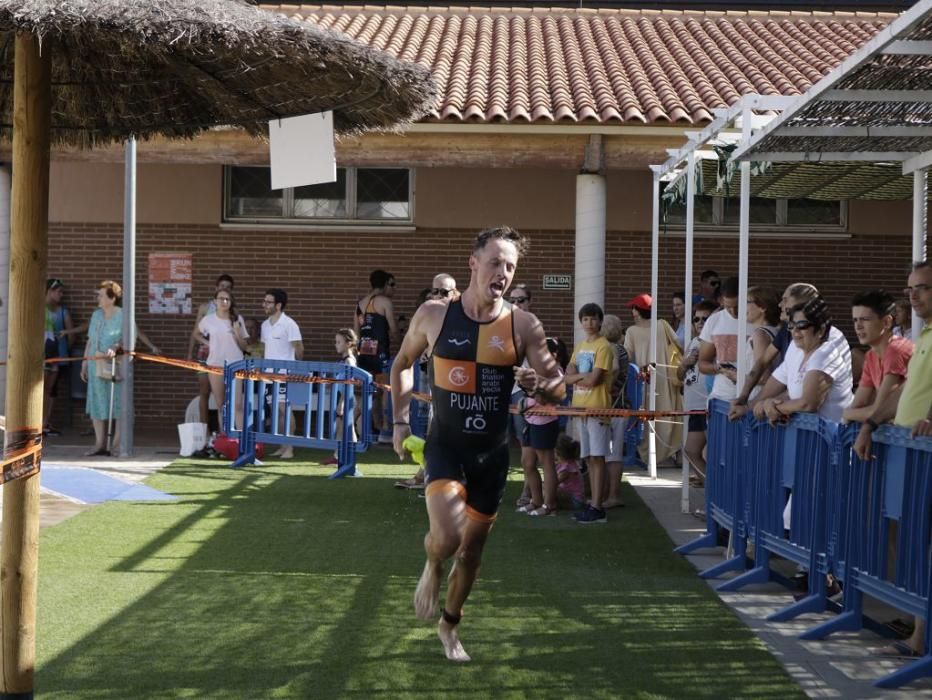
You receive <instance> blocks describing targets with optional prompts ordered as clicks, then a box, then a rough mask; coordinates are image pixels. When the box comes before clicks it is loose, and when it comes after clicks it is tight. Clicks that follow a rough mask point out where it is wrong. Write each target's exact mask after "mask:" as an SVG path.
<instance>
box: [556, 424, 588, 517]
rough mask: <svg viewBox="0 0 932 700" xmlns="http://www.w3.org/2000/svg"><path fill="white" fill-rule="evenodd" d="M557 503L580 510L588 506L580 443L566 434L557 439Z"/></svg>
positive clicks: (561, 506) (562, 506) (560, 505)
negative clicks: (580, 461) (580, 466)
mask: <svg viewBox="0 0 932 700" xmlns="http://www.w3.org/2000/svg"><path fill="white" fill-rule="evenodd" d="M554 452H555V453H556V457H557V503H558V504H559V507H560V508H571V509H573V510H579V509H580V508H582V507H584V506H585V505H586V486H585V483H584V482H583V476H582V472H581V471H580V470H579V443H578V442H577V441H576V440H574V439H573V438H571V437H570V436H569V435H567V434H566V433H562V434H561V435H560V437H558V438H557V446H556V448H554Z"/></svg>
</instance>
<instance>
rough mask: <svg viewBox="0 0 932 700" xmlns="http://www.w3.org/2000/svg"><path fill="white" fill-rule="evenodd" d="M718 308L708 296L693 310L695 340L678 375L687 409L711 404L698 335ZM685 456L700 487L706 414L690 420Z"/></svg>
mask: <svg viewBox="0 0 932 700" xmlns="http://www.w3.org/2000/svg"><path fill="white" fill-rule="evenodd" d="M717 310H718V304H716V303H715V302H714V301H710V300H708V299H706V300H704V301H700V302H699V303H698V304H696V307H695V309H694V310H693V318H692V323H693V332H692V340H690V341H689V347H688V348H687V350H686V354H685V355H684V356H683V359H682V360H681V361H680V366H679V367H678V368H677V370H676V376H677V377H678V378H679V380H680V381H681V382H683V409H684V410H686V411H705V410H706V407H707V406H708V404H709V389H708V387H707V386H706V382H705V377H703V376H702V375H701V374H699V367H698V366H697V365H698V364H699V348H700V346H701V344H702V341H701V340H699V334H700V333H702V327H703V326H704V325H705V322H706V321H707V320H708V319H709V316H711V315H712V314H714V313H715V312H716V311H717ZM686 425H687V434H686V447H685V451H686V459H688V460H689V464H690V466H691V467H692V469H693V472H694V474H693V476H692V477H690V480H689V482H690V484H691V485H693V486H695V487H697V488H699V487H702V486H703V485H705V454H704V452H705V443H706V428H707V422H706V416H705V415H704V414H703V415H699V414H696V415H694V416H689V418H688V420H687V424H686Z"/></svg>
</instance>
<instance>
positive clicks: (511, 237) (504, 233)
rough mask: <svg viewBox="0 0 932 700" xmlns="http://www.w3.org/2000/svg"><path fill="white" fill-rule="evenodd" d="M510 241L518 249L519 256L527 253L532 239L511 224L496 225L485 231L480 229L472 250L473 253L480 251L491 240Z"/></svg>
mask: <svg viewBox="0 0 932 700" xmlns="http://www.w3.org/2000/svg"><path fill="white" fill-rule="evenodd" d="M493 240H497V241H508V242H509V243H511V244H512V245H513V246H514V247H515V248H517V250H518V257H519V258H520V257H523V256H525V255H527V252H528V249H529V248H530V245H531V243H530V241H529V240H528V239H527V237H526V236H525V235H524V234H522V233H520V232H519V231H517V230H516V229H513V228H512V227H511V226H496V227H495V228H487V229H485V230H484V231H480V232H479V233H478V235H477V236H476V240H475V241H473V245H472V252H473V254H475V253H478V252H479V251H480V250H482V249H483V248H485V247H486V245H487V244H488V242H489V241H493Z"/></svg>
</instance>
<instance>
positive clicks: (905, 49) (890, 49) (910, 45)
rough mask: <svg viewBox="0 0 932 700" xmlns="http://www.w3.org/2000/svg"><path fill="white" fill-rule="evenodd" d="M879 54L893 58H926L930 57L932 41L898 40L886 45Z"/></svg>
mask: <svg viewBox="0 0 932 700" xmlns="http://www.w3.org/2000/svg"><path fill="white" fill-rule="evenodd" d="M881 53H884V54H890V55H895V56H928V55H932V41H927V40H918V39H900V40H898V41H892V42H890V43H889V44H887V46H885V47H884V49H883V50H882V51H881Z"/></svg>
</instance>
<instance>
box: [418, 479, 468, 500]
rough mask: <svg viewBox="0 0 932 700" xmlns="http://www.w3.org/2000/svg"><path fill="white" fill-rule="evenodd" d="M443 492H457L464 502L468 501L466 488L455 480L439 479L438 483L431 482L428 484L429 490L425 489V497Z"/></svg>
mask: <svg viewBox="0 0 932 700" xmlns="http://www.w3.org/2000/svg"><path fill="white" fill-rule="evenodd" d="M442 491H452V492H455V493H456V495H457V496H459V497H460V498H462V499H463V500H464V501H465V500H466V487H465V486H463V484H461V483H460V482H459V481H456V480H455V479H437V480H436V481H431V482H430V483H429V484H427V488H425V489H424V495H425V496H430V495H431V494H434V493H440V492H442Z"/></svg>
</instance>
